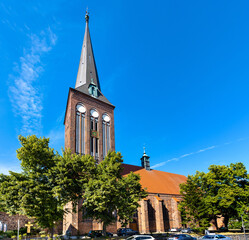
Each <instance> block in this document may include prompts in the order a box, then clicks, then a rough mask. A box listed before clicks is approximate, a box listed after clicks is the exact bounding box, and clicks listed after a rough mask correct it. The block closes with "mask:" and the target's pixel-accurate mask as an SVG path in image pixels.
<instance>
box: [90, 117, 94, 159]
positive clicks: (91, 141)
mask: <svg viewBox="0 0 249 240" xmlns="http://www.w3.org/2000/svg"><path fill="white" fill-rule="evenodd" d="M93 121H94V118H93V117H91V138H90V149H91V155H92V156H94V154H93V134H92V131H93Z"/></svg>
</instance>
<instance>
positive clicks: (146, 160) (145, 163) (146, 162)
mask: <svg viewBox="0 0 249 240" xmlns="http://www.w3.org/2000/svg"><path fill="white" fill-rule="evenodd" d="M141 164H142V167H143V168H145V169H146V170H148V171H150V157H149V156H148V155H147V154H146V152H145V147H144V154H143V156H142V158H141Z"/></svg>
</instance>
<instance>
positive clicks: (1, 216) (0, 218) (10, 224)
mask: <svg viewBox="0 0 249 240" xmlns="http://www.w3.org/2000/svg"><path fill="white" fill-rule="evenodd" d="M18 219H19V224H20V225H19V226H20V228H21V227H25V224H27V223H28V222H33V220H32V219H30V218H28V217H26V216H24V215H18V214H17V215H12V216H10V215H9V214H7V213H5V212H0V222H2V223H6V224H7V230H16V229H17V221H18Z"/></svg>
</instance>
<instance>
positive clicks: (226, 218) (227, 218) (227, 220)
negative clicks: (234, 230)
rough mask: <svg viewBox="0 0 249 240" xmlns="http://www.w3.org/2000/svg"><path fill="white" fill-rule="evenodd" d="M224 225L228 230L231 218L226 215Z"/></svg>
mask: <svg viewBox="0 0 249 240" xmlns="http://www.w3.org/2000/svg"><path fill="white" fill-rule="evenodd" d="M223 222H224V225H225V228H228V222H229V216H228V215H225V216H224V221H223Z"/></svg>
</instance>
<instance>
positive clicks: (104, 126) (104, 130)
mask: <svg viewBox="0 0 249 240" xmlns="http://www.w3.org/2000/svg"><path fill="white" fill-rule="evenodd" d="M102 129H103V157H105V156H106V141H105V132H106V122H105V121H104V120H103V123H102Z"/></svg>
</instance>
